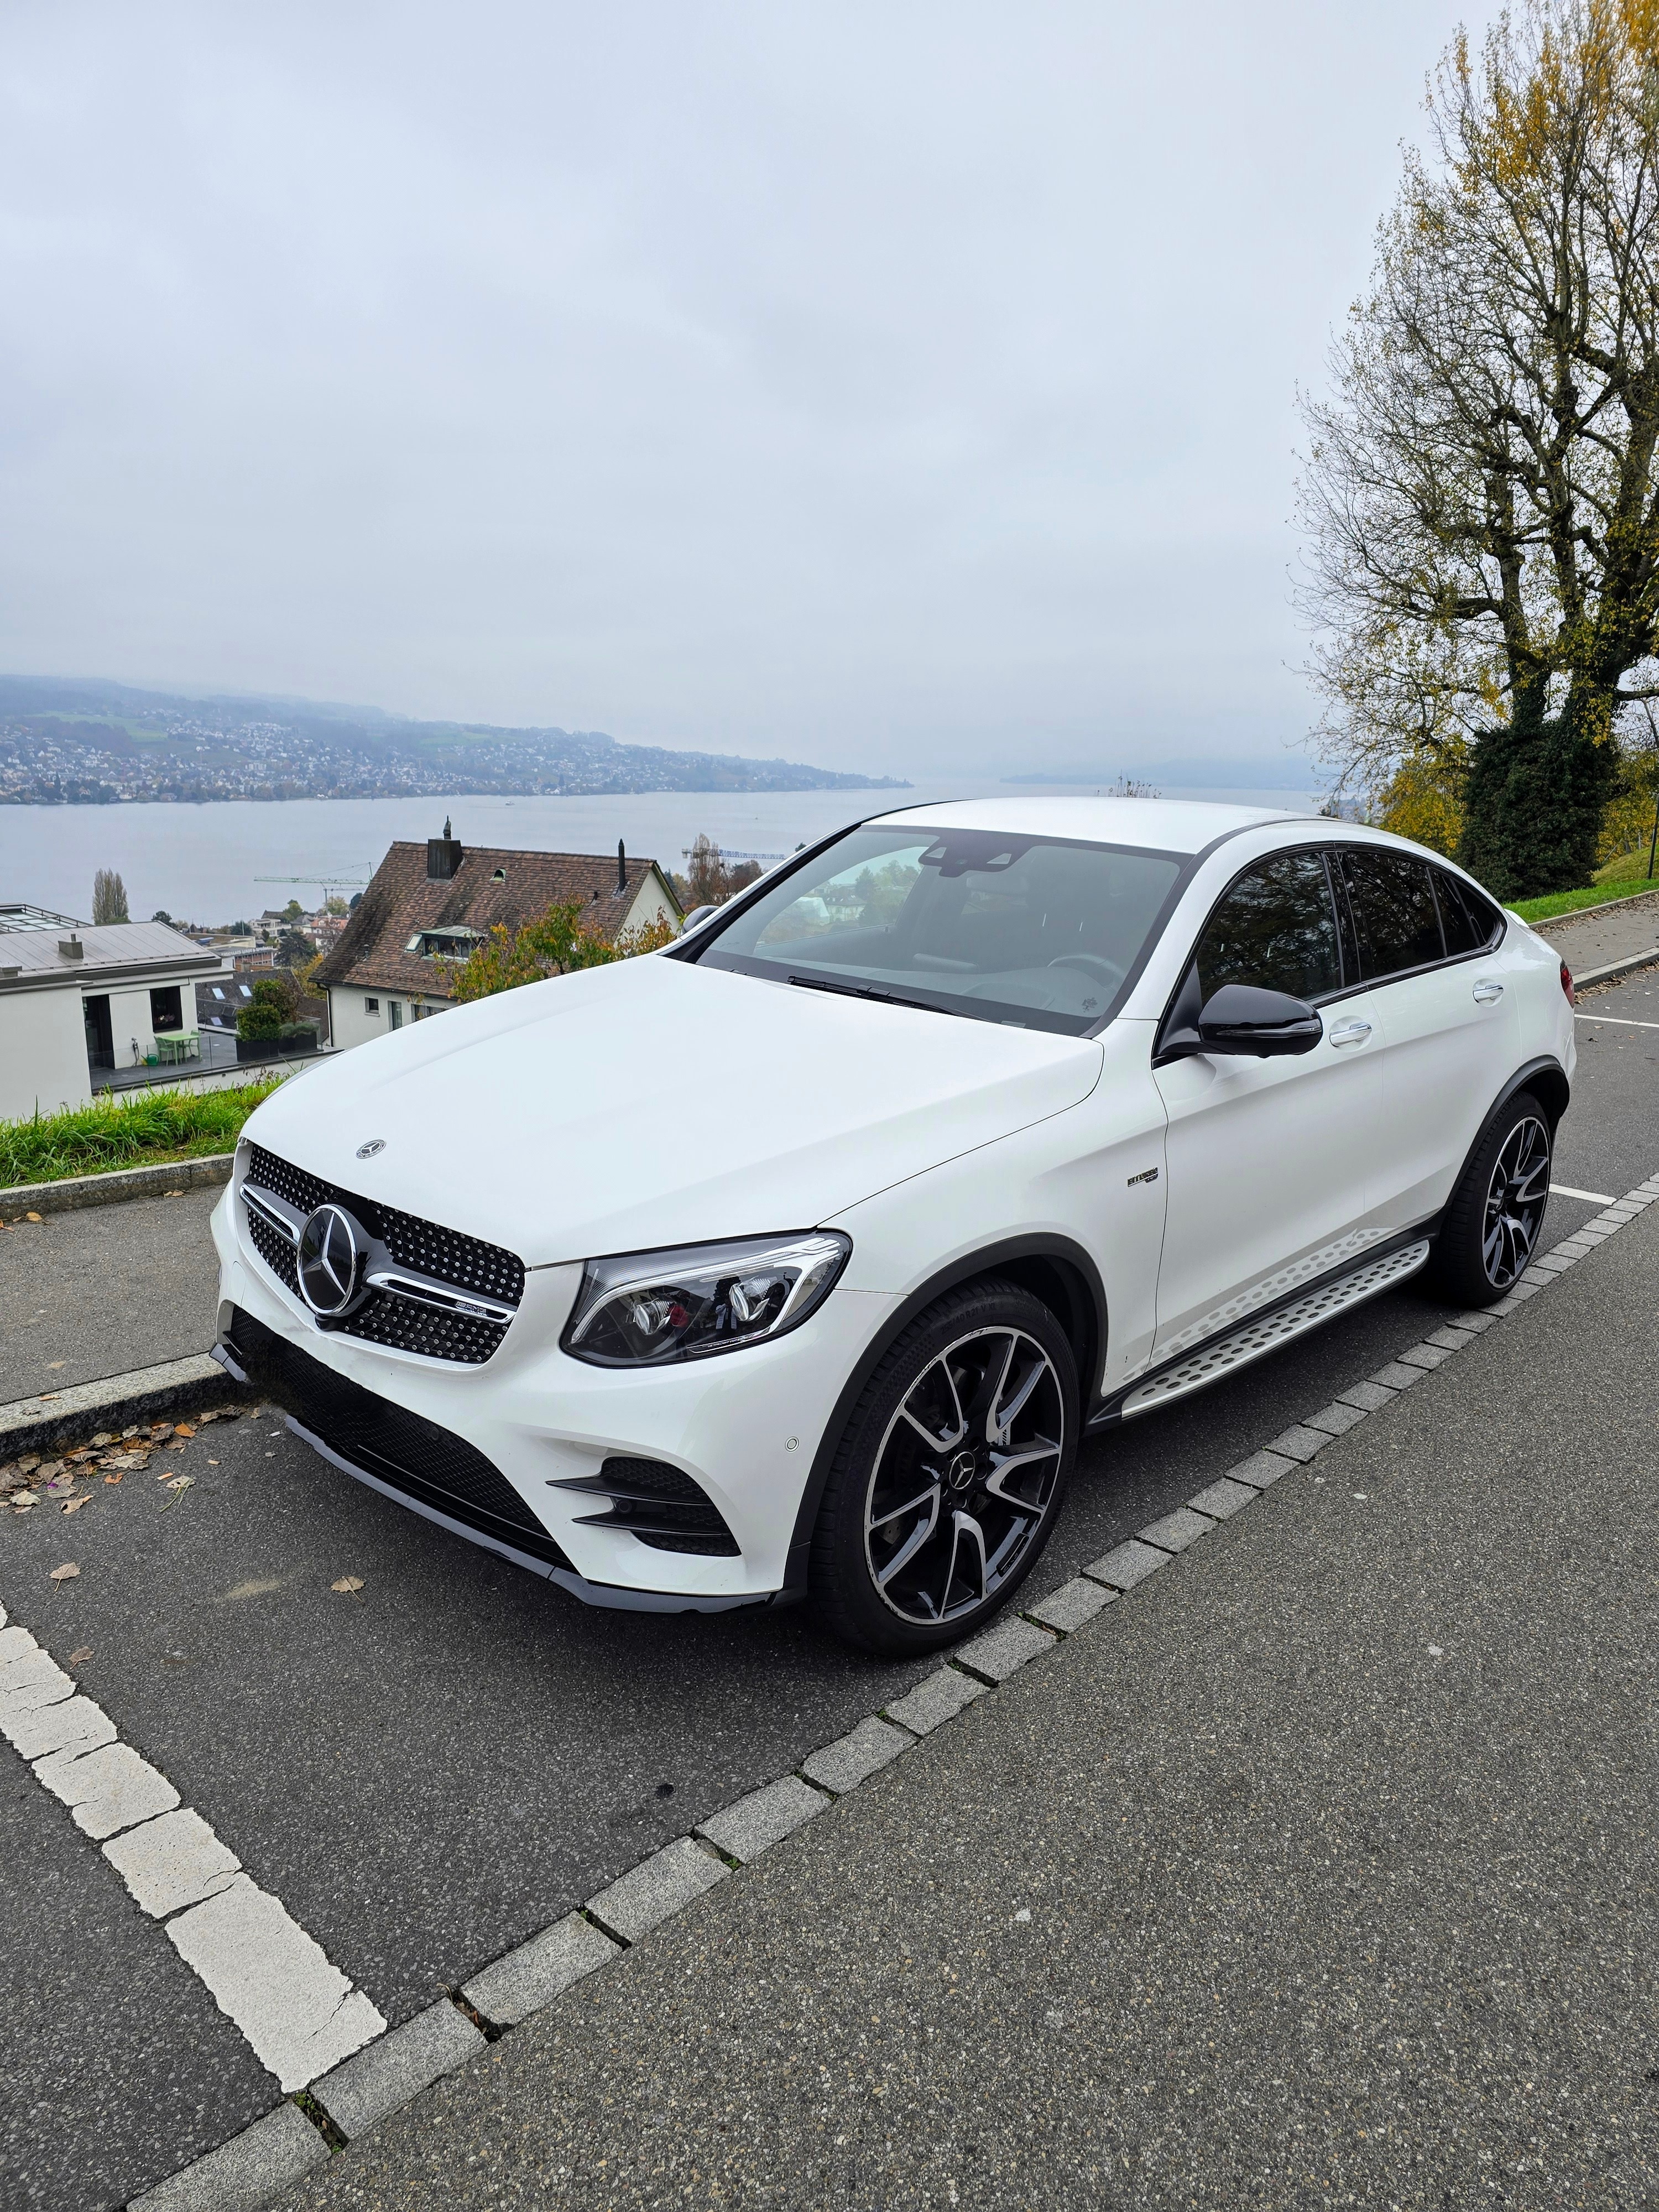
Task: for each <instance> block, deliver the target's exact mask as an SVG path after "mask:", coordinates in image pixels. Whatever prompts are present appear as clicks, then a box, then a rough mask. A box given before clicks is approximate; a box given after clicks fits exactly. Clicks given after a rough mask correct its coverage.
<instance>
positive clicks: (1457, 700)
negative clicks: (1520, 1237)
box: [1300, 0, 1659, 897]
mask: <svg viewBox="0 0 1659 2212" xmlns="http://www.w3.org/2000/svg"><path fill="white" fill-rule="evenodd" d="M1427 109H1428V115H1429V124H1430V144H1431V158H1430V159H1428V160H1423V159H1420V158H1419V157H1418V156H1417V155H1414V154H1408V155H1407V159H1406V168H1405V177H1404V180H1403V183H1402V185H1401V191H1400V196H1399V198H1398V201H1397V203H1396V204H1395V208H1394V210H1393V211H1392V213H1391V214H1390V215H1389V216H1388V217H1387V218H1386V219H1385V220H1384V222H1383V224H1382V226H1381V228H1380V232H1379V237H1378V251H1377V258H1376V269H1375V272H1374V276H1373V280H1372V286H1371V289H1370V293H1369V294H1368V295H1367V296H1366V297H1365V298H1364V299H1363V300H1361V301H1358V303H1357V304H1356V305H1355V307H1354V308H1353V309H1352V315H1351V319H1350V321H1349V324H1348V326H1347V328H1346V331H1344V332H1343V333H1342V335H1341V336H1340V337H1339V338H1338V339H1337V341H1336V342H1335V343H1334V347H1333V351H1332V357H1331V363H1330V367H1331V374H1332V381H1333V385H1334V396H1333V397H1331V398H1328V399H1325V400H1320V401H1310V402H1304V420H1305V422H1306V423H1307V426H1308V429H1309V432H1310V451H1309V453H1308V455H1307V458H1306V459H1305V462H1304V470H1303V476H1302V482H1301V485H1300V507H1301V513H1302V518H1303V520H1304V526H1305V527H1306V529H1307V531H1308V532H1309V535H1310V541H1311V556H1310V571H1309V575H1308V579H1307V582H1306V587H1305V592H1304V604H1305V605H1306V608H1307V611H1309V612H1310V615H1311V616H1312V617H1313V619H1314V621H1315V623H1316V627H1317V629H1318V630H1319V633H1320V635H1319V641H1318V643H1317V646H1316V653H1315V661H1314V670H1313V672H1314V674H1315V676H1316V680H1317V681H1318V683H1319V684H1320V686H1321V688H1322V691H1323V693H1324V696H1325V701H1326V713H1325V715H1324V718H1323V720H1322V725H1321V735H1322V738H1323V740H1324V742H1325V744H1326V747H1327V750H1328V754H1329V756H1330V757H1332V759H1333V760H1334V763H1335V764H1336V766H1337V768H1338V769H1339V778H1338V787H1339V790H1341V789H1343V788H1345V787H1346V788H1349V789H1352V788H1354V787H1358V788H1359V789H1361V790H1364V791H1368V792H1369V793H1371V794H1373V795H1375V794H1376V793H1378V792H1379V791H1380V790H1381V789H1382V788H1383V787H1384V786H1385V785H1386V784H1387V783H1388V781H1389V779H1390V777H1391V776H1392V775H1393V774H1394V773H1395V770H1397V769H1399V768H1400V766H1401V763H1409V762H1411V761H1412V760H1413V758H1415V759H1417V760H1418V761H1419V762H1427V763H1431V764H1432V765H1433V766H1434V768H1435V769H1436V770H1437V772H1438V773H1439V774H1440V775H1442V776H1443V777H1444V776H1445V775H1448V774H1449V775H1451V776H1452V777H1453V779H1454V780H1455V781H1457V782H1459V783H1461V796H1462V810H1463V812H1462V837H1461V842H1460V846H1459V854H1460V857H1461V858H1462V859H1463V860H1465V861H1466V862H1467V863H1468V865H1469V866H1471V867H1472V868H1474V870H1475V871H1476V872H1478V873H1480V874H1481V875H1482V876H1484V877H1485V878H1486V880H1487V881H1488V882H1489V883H1490V884H1492V886H1493V888H1494V889H1496V890H1498V891H1499V892H1500V894H1502V895H1503V896H1508V897H1515V896H1524V895H1526V894H1528V893H1529V892H1538V891H1544V890H1562V889H1570V888H1572V887H1574V886H1576V885H1577V884H1582V883H1585V882H1587V881H1588V880H1589V875H1590V873H1591V872H1592V870H1593V868H1594V866H1595V845H1596V835H1597V830H1598V828H1599V825H1600V823H1601V813H1602V810H1603V808H1604V806H1605V805H1606V803H1607V798H1608V796H1609V794H1610V792H1611V790H1612V788H1613V781H1614V778H1615V775H1616V773H1617V762H1616V757H1615V747H1614V744H1613V726H1614V721H1615V718H1616V717H1617V715H1618V714H1619V711H1620V707H1621V705H1622V704H1623V702H1625V701H1626V700H1629V699H1632V698H1642V697H1645V696H1654V695H1656V694H1659V668H1656V665H1654V663H1653V656H1654V654H1655V651H1656V618H1659V496H1656V447H1659V10H1656V9H1655V7H1654V5H1653V4H1652V0H1522V6H1521V7H1520V8H1519V9H1518V10H1517V11H1516V12H1515V13H1513V14H1505V15H1503V16H1501V17H1500V18H1499V20H1498V23H1497V24H1496V26H1495V27H1493V28H1492V31H1491V32H1490V33H1488V35H1487V38H1486V44H1485V47H1484V50H1483V52H1482V53H1481V55H1480V58H1479V59H1478V60H1477V59H1476V58H1474V57H1472V55H1471V53H1470V52H1469V48H1468V42H1467V40H1466V39H1465V38H1463V37H1462V35H1460V36H1459V38H1458V39H1457V40H1455V42H1454V44H1453V45H1452V46H1451V47H1450V48H1449V50H1448V52H1447V53H1446V54H1445V56H1444V57H1443V60H1442V62H1441V64H1440V66H1439V68H1438V70H1437V72H1436V75H1435V76H1434V78H1433V79H1432V81H1431V87H1430V90H1429V95H1428V100H1427Z"/></svg>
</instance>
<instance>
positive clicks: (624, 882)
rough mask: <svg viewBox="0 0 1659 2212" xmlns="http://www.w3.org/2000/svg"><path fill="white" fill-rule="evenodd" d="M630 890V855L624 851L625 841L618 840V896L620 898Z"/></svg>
mask: <svg viewBox="0 0 1659 2212" xmlns="http://www.w3.org/2000/svg"><path fill="white" fill-rule="evenodd" d="M627 889H628V855H627V854H626V853H625V852H624V851H623V841H622V839H621V838H620V837H618V838H617V897H618V898H620V897H621V896H622V895H623V892H624V891H625V890H627Z"/></svg>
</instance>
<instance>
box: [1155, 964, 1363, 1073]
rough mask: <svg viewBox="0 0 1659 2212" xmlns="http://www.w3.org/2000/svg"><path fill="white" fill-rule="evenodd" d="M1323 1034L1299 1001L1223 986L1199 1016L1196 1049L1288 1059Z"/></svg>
mask: <svg viewBox="0 0 1659 2212" xmlns="http://www.w3.org/2000/svg"><path fill="white" fill-rule="evenodd" d="M1324 1034H1325V1024H1324V1023H1323V1022H1322V1021H1321V1019H1320V1018H1319V1016H1318V1015H1317V1014H1316V1012H1314V1009H1313V1008H1312V1007H1311V1006H1309V1005H1308V1004H1307V1003H1306V1001H1305V1000H1302V999H1293V998H1291V996H1290V994H1289V993H1288V992H1285V991H1263V990H1261V989H1258V988H1257V987H1256V986H1255V984H1253V983H1224V984H1223V985H1222V987H1221V988H1220V989H1219V990H1218V991H1217V992H1216V993H1215V994H1213V996H1212V997H1211V998H1210V999H1208V1000H1206V1002H1205V1005H1204V1008H1203V1011H1202V1012H1200V1015H1199V1018H1198V1042H1197V1046H1196V1049H1197V1050H1198V1051H1200V1052H1223V1053H1254V1054H1255V1055H1256V1056H1257V1058H1258V1059H1261V1060H1269V1059H1279V1058H1294V1057H1296V1056H1297V1055H1298V1054H1302V1053H1304V1052H1311V1051H1312V1050H1313V1048H1314V1047H1315V1046H1316V1044H1317V1043H1318V1042H1319V1041H1320V1039H1321V1038H1322V1036H1324ZM1170 1042H1171V1043H1172V1044H1173V1043H1174V1042H1176V1040H1175V1039H1174V1038H1173V1037H1172V1038H1171V1039H1170ZM1188 1049H1189V1050H1191V1049H1194V1048H1193V1047H1190V1046H1189V1047H1188Z"/></svg>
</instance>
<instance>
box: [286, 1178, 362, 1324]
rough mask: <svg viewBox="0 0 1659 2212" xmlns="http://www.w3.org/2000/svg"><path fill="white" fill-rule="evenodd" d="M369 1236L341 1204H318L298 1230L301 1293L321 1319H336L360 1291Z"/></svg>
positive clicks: (358, 1296) (297, 1265) (298, 1263)
mask: <svg viewBox="0 0 1659 2212" xmlns="http://www.w3.org/2000/svg"><path fill="white" fill-rule="evenodd" d="M367 1258H368V1238H367V1237H365V1236H364V1234H363V1232H362V1229H361V1228H360V1227H359V1226H358V1225H357V1224H356V1222H355V1221H354V1220H353V1219H352V1218H351V1216H350V1215H349V1213H348V1212H346V1210H345V1208H344V1206H319V1207H318V1208H317V1211H316V1212H314V1213H313V1214H312V1215H311V1216H310V1217H309V1218H308V1219H307V1222H306V1225H305V1227H304V1228H303V1229H302V1230H301V1231H300V1246H299V1250H298V1252H297V1253H296V1255H295V1272H296V1273H297V1275H298V1278H299V1284H300V1296H301V1297H302V1298H303V1299H304V1300H305V1302H306V1304H307V1305H308V1306H309V1307H310V1308H311V1310H312V1311H313V1313H314V1314H315V1315H316V1316H318V1318H319V1320H321V1321H337V1320H339V1318H340V1317H341V1316H342V1315H343V1314H348V1313H349V1312H350V1310H351V1309H352V1307H353V1306H355V1305H356V1304H357V1303H358V1301H359V1299H360V1298H361V1297H362V1293H363V1280H362V1274H363V1262H364V1261H365V1260H367Z"/></svg>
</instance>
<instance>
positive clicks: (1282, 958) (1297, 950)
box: [1197, 853, 1342, 1003]
mask: <svg viewBox="0 0 1659 2212" xmlns="http://www.w3.org/2000/svg"><path fill="white" fill-rule="evenodd" d="M1197 957H1198V976H1199V987H1200V994H1201V999H1200V1003H1201V1000H1203V999H1208V998H1209V997H1210V995H1211V994H1212V993H1213V992H1216V991H1218V990H1219V989H1220V988H1221V986H1222V985H1223V984H1224V983H1254V984H1256V985H1258V986H1259V987H1261V989H1263V990H1267V991H1288V992H1289V993H1290V994H1291V997H1292V998H1293V999H1316V998H1318V997H1319V996H1320V995H1321V994H1322V993H1323V992H1326V991H1336V990H1340V988H1341V985H1342V967H1341V962H1340V958H1339V957H1338V954H1337V948H1336V911H1335V908H1334V906H1333V905H1332V903H1331V892H1330V885H1329V884H1328V882H1327V881H1326V878H1325V864H1324V862H1323V860H1322V859H1321V858H1320V856H1319V854H1317V853H1286V854H1285V855H1284V856H1283V857H1282V858H1281V859H1279V860H1267V861H1264V862H1263V863H1262V865H1261V866H1260V867H1258V868H1252V869H1251V871H1250V872H1249V875H1247V876H1241V877H1240V878H1239V879H1238V881H1237V883H1236V884H1234V885H1233V887H1232V889H1231V890H1230V891H1229V892H1228V894H1227V896H1226V897H1225V898H1224V899H1223V900H1222V902H1221V903H1220V905H1219V906H1218V908H1216V910H1215V912H1214V913H1213V914H1212V915H1211V917H1210V923H1209V927H1208V928H1207V929H1206V931H1205V933H1204V934H1203V936H1202V937H1201V938H1200V940H1199V946H1198V955H1197Z"/></svg>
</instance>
